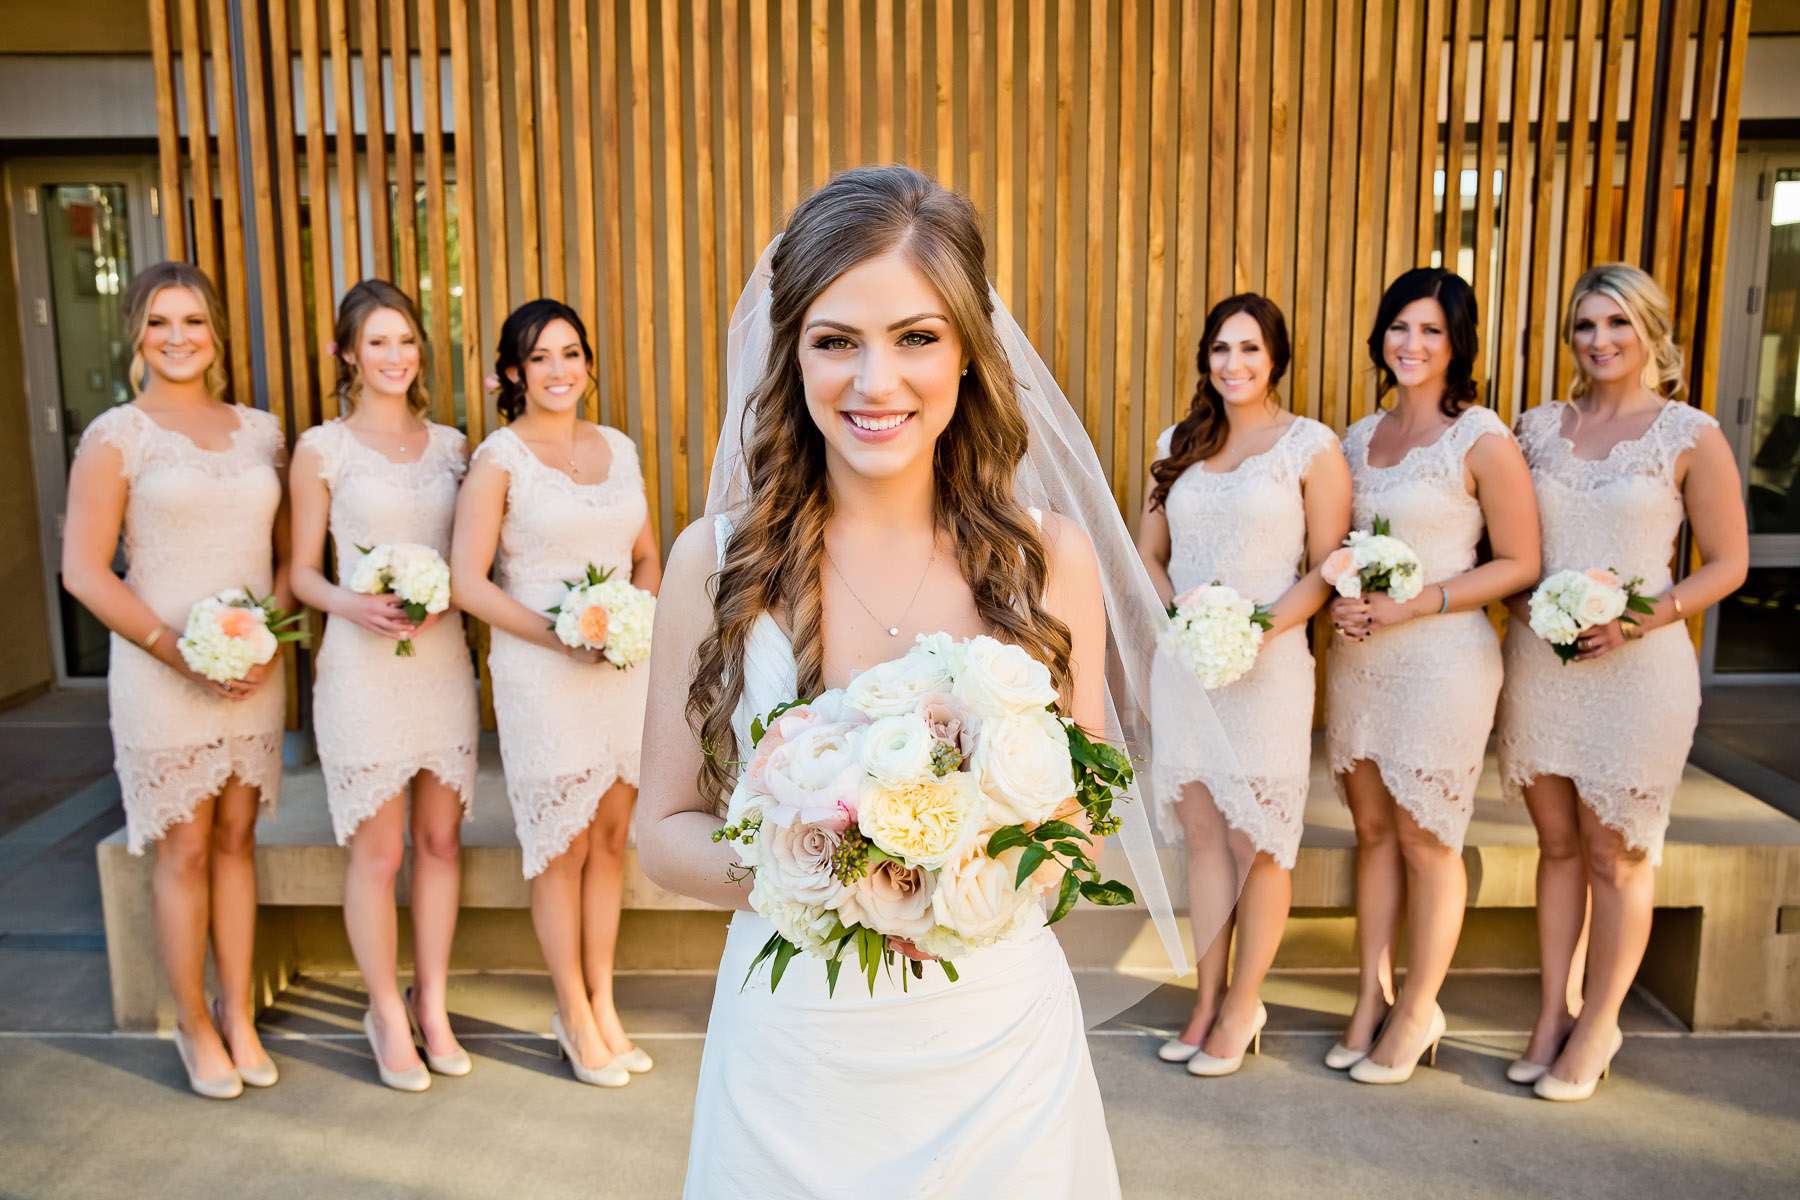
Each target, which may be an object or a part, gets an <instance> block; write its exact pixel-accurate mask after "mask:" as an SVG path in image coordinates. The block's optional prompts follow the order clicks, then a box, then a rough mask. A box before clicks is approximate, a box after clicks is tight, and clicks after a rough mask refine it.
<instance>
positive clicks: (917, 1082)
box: [638, 167, 1179, 1200]
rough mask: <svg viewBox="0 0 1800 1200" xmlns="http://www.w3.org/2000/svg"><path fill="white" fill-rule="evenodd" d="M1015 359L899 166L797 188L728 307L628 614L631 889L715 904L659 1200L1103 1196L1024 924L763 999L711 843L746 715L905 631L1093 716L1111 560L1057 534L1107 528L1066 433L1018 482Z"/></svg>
mask: <svg viewBox="0 0 1800 1200" xmlns="http://www.w3.org/2000/svg"><path fill="white" fill-rule="evenodd" d="M765 287H766V295H765V294H764V288H765ZM1003 339H1004V340H1003ZM1015 342H1016V343H1018V344H1020V345H1022V344H1023V338H1022V337H1019V336H1017V326H1016V325H1015V324H1013V323H1012V322H1011V318H1010V317H1008V316H1007V315H1006V314H1005V311H1004V309H1001V310H1000V311H999V312H998V313H996V312H995V311H994V308H993V300H992V293H991V292H990V290H989V288H988V285H987V280H986V277H985V274H984V270H983V245H982V239H981V234H980V231H979V227H978V224H977V220H976V215H975V212H974V209H973V208H972V206H971V205H970V204H969V203H968V201H967V200H965V199H963V198H962V197H961V196H958V195H956V194H954V193H952V192H949V191H946V190H944V189H943V188H941V187H939V186H938V185H936V184H935V183H933V182H932V181H930V180H929V179H927V178H926V177H925V176H923V175H921V174H919V173H918V172H916V171H913V170H911V169H909V168H905V167H881V168H863V169H858V170H853V171H848V172H845V173H844V174H841V175H839V176H837V177H836V178H834V179H833V180H832V181H831V182H829V183H828V184H827V185H826V186H825V187H823V188H822V189H820V190H819V191H818V192H816V193H814V194H813V195H812V196H811V197H809V198H808V199H807V200H806V201H805V202H803V203H802V204H801V205H800V206H799V207H798V208H797V209H796V210H795V211H794V213H793V216H792V218H791V220H790V222H789V224H788V227H787V231H786V233H785V234H783V235H782V236H781V237H780V238H779V239H778V240H777V241H776V243H775V244H774V245H773V247H772V248H771V250H770V252H769V253H767V254H765V256H764V264H762V265H759V267H758V272H757V275H756V276H755V277H753V278H752V281H751V283H750V285H749V286H748V287H747V288H746V292H745V297H744V299H743V300H742V301H740V304H739V314H738V316H737V317H736V318H735V319H734V328H733V355H732V358H733V362H732V367H733V373H732V378H731V386H732V400H731V407H730V411H729V412H728V414H727V419H726V425H725V429H724V431H723V435H724V440H723V441H722V442H721V445H720V449H719V455H718V458H717V460H716V461H715V466H714V478H713V489H712V494H711V495H710V496H709V503H708V512H709V516H708V517H706V518H704V519H702V520H700V521H697V522H695V523H694V524H693V525H692V526H690V527H689V528H688V529H687V530H686V531H685V532H683V533H682V535H681V536H680V538H679V539H678V540H677V541H676V544H675V547H674V549H673V551H672V552H671V555H670V558H669V564H668V570H667V573H666V575H665V581H664V587H663V591H662V600H661V603H660V604H659V608H658V613H657V623H656V631H655V645H656V652H655V655H654V656H653V661H652V664H651V681H650V682H651V687H650V695H651V700H650V708H649V712H648V714H647V721H646V726H645V735H644V736H645V745H646V746H647V747H653V748H654V753H651V754H646V755H645V757H644V768H643V790H642V797H643V799H642V802H641V812H640V818H639V828H638V846H639V854H640V858H641V861H642V863H643V866H644V869H645V871H646V872H647V873H648V874H649V875H650V877H651V878H652V879H654V880H655V881H656V882H658V883H659V884H661V885H663V886H665V887H668V888H670V889H671V890H674V891H677V892H681V893H684V894H686V895H689V896H694V897H697V898H699V899H702V900H705V901H708V902H710V903H713V904H717V905H720V906H723V907H727V908H732V909H736V910H737V912H736V913H735V915H734V917H733V919H732V921H731V928H730V933H729V935H728V937H727V940H726V946H725V953H724V959H723V961H722V962H721V963H720V966H719V975H718V984H717V989H716V992H715V995H714V998H713V1007H712V1016H711V1020H710V1023H709V1026H708V1030H707V1038H706V1048H705V1053H704V1057H703V1059H702V1062H701V1068H700V1081H699V1091H698V1095H697V1096H696V1098H695V1102H694V1125H693V1141H692V1144H691V1148H690V1152H689V1158H688V1166H687V1183H686V1191H685V1195H686V1196H688V1197H690V1198H693V1197H708V1198H710V1197H726V1196H730V1197H750V1198H774V1197H782V1198H784V1200H786V1198H789V1197H793V1198H800V1197H828V1196H829V1197H835V1196H842V1195H846V1194H849V1193H851V1192H852V1191H854V1192H858V1193H860V1194H865V1195H870V1196H933V1197H941V1196H969V1197H982V1198H983V1200H990V1198H991V1197H993V1196H995V1195H1034V1196H1044V1197H1054V1196H1081V1197H1084V1198H1085V1197H1107V1196H1117V1195H1118V1194H1119V1183H1118V1176H1117V1171H1116V1168H1115V1165H1114V1160H1113V1153H1112V1145H1111V1142H1110V1140H1109V1138H1108V1134H1107V1128H1106V1122H1105V1117H1104V1114H1103V1112H1102V1110H1101V1104H1100V1093H1099V1089H1098V1087H1097V1085H1096V1083H1095V1079H1094V1071H1093V1066H1092V1064H1091V1062H1090V1061H1089V1057H1088V1049H1087V1041H1086V1037H1085V1032H1084V1027H1083V1018H1082V1005H1081V1001H1080V999H1079V997H1078V996H1077V994H1076V990H1075V985H1074V981H1073V976H1072V974H1071V971H1070V968H1069V964H1068V962H1067V960H1066V959H1065V958H1064V955H1063V951H1062V947H1061V945H1060V944H1059V942H1058V941H1057V939H1056V937H1055V936H1054V935H1053V934H1052V933H1050V932H1049V931H1048V930H1046V929H1044V928H1041V927H1040V928H1038V929H1036V930H1035V932H1033V933H1032V934H1030V935H1027V936H1024V937H1022V938H1020V939H1018V940H1014V941H1009V942H1003V943H1001V944H999V945H996V946H992V947H990V948H987V949H984V950H980V951H977V952H974V953H973V954H970V955H967V956H964V957H962V958H959V959H958V960H957V962H956V964H955V965H956V968H957V972H958V977H959V981H958V982H951V981H950V980H949V979H948V978H946V976H945V974H944V973H943V972H940V971H938V970H937V969H935V968H932V969H928V970H926V971H925V972H924V974H923V977H922V978H911V977H910V976H911V972H908V971H904V970H900V969H895V970H894V971H892V972H891V973H889V974H885V975H880V976H878V977H877V978H876V981H875V984H874V989H873V991H874V994H873V995H870V994H868V989H866V988H865V987H864V986H863V981H862V979H860V978H854V980H853V981H847V982H846V983H845V984H844V985H843V986H840V987H838V988H837V989H836V994H835V996H831V995H828V990H827V984H826V978H825V972H824V969H823V966H822V964H821V963H820V962H818V961H817V960H815V959H808V958H800V959H797V960H796V961H795V962H794V963H793V964H792V965H790V966H789V967H788V968H787V971H786V973H785V976H784V978H783V980H782V986H781V988H780V990H779V991H772V990H771V988H770V986H769V980H768V978H767V974H766V971H767V968H766V967H764V968H760V971H761V972H763V973H762V974H759V975H758V976H757V977H755V978H751V979H749V980H748V982H746V976H747V974H748V973H749V971H750V967H751V963H752V961H753V959H754V958H755V956H756V953H757V951H758V949H759V948H760V947H761V946H762V945H763V944H764V943H765V942H766V941H767V940H768V938H769V935H770V932H771V926H770V925H769V923H768V922H767V921H766V920H765V919H764V918H762V917H761V916H758V915H757V914H756V913H754V912H751V911H748V909H749V901H748V892H749V885H748V881H747V880H745V879H743V878H742V876H743V874H744V872H743V871H741V870H739V869H735V868H736V867H737V858H736V854H735V853H734V851H733V849H732V847H731V845H730V844H729V843H724V842H715V841H714V840H713V834H714V831H716V830H717V829H718V828H719V827H720V825H721V818H720V814H721V813H723V811H724V809H725V803H726V799H727V797H728V796H729V794H730V791H731V788H732V784H733V781H734V777H735V775H736V769H737V765H738V764H739V763H740V762H741V761H742V760H743V759H744V758H745V757H746V756H747V755H748V752H749V747H750V734H749V724H750V721H751V719H752V718H753V717H756V716H759V715H761V714H764V713H766V712H768V711H769V710H770V709H771V708H773V707H775V706H776V705H778V704H780V703H782V702H784V701H786V700H790V699H792V698H794V697H796V696H802V697H804V696H812V695H815V694H817V693H818V692H820V691H821V690H823V689H825V688H832V687H841V686H843V685H845V684H846V683H847V682H848V681H849V680H850V678H851V677H852V676H854V675H855V674H856V673H857V672H859V671H861V670H863V669H865V668H868V667H870V666H873V665H875V664H877V663H881V662H885V661H888V660H890V659H893V658H897V657H899V656H900V655H901V654H903V653H904V652H905V651H906V650H907V649H908V648H909V647H910V646H911V645H912V643H913V640H914V638H915V637H916V636H917V635H920V634H928V633H936V632H945V633H948V634H950V635H952V636H953V637H958V638H962V637H971V636H974V635H977V634H984V633H985V634H990V635H992V636H995V637H998V638H1000V639H1002V640H1004V641H1008V642H1011V643H1014V644H1016V645H1018V646H1019V647H1021V648H1022V649H1024V650H1025V651H1026V652H1027V653H1029V654H1030V655H1031V656H1032V657H1033V658H1035V659H1037V660H1038V661H1040V662H1041V663H1043V664H1044V665H1045V666H1047V667H1048V668H1049V670H1050V673H1051V676H1052V678H1053V679H1054V681H1055V682H1056V684H1057V686H1058V688H1059V690H1060V694H1061V701H1060V708H1061V710H1062V711H1063V712H1064V713H1065V714H1066V715H1068V716H1070V717H1072V718H1074V719H1075V720H1076V721H1078V722H1079V723H1080V724H1081V725H1083V726H1084V727H1086V728H1088V729H1091V730H1105V729H1109V728H1112V727H1113V726H1112V724H1110V723H1109V706H1108V699H1107V680H1106V673H1107V655H1108V641H1107V608H1106V601H1105V599H1103V593H1105V592H1106V589H1107V588H1110V587H1111V586H1112V585H1111V584H1110V583H1108V582H1107V581H1106V580H1104V579H1103V575H1104V574H1108V573H1110V563H1111V561H1113V560H1111V559H1110V558H1108V559H1107V562H1108V567H1107V569H1106V570H1105V571H1103V568H1102V565H1101V558H1097V556H1096V552H1095V544H1094V541H1093V540H1090V537H1089V536H1088V533H1087V532H1085V531H1084V526H1085V528H1088V529H1092V528H1095V527H1096V526H1095V525H1094V522H1095V521H1096V520H1099V519H1100V518H1097V517H1095V516H1094V515H1093V512H1102V511H1104V512H1109V513H1111V521H1112V526H1109V527H1108V531H1107V536H1108V538H1109V539H1112V538H1115V537H1116V538H1119V539H1122V538H1123V530H1122V526H1119V525H1118V518H1117V514H1116V510H1113V509H1111V507H1110V506H1111V503H1112V501H1111V498H1110V496H1108V495H1106V493H1105V490H1104V485H1103V483H1101V482H1099V472H1098V465H1097V463H1095V462H1094V458H1093V451H1092V449H1091V447H1089V446H1088V445H1087V443H1086V442H1085V441H1080V442H1079V445H1078V447H1070V446H1068V445H1067V444H1066V443H1059V446H1060V451H1061V453H1062V454H1063V455H1065V456H1069V455H1074V456H1077V461H1076V462H1075V463H1074V465H1073V466H1071V465H1069V464H1054V463H1048V462H1047V461H1046V462H1043V463H1035V464H1034V462H1030V461H1027V452H1028V448H1029V449H1030V450H1031V451H1032V452H1033V454H1034V455H1036V454H1037V453H1038V451H1039V450H1040V449H1044V448H1043V447H1041V446H1040V445H1039V443H1040V442H1041V441H1044V440H1046V439H1047V433H1045V435H1044V436H1041V432H1042V431H1047V430H1048V426H1046V425H1045V424H1044V422H1045V421H1046V420H1049V419H1052V418H1045V417H1043V416H1041V415H1029V416H1028V414H1029V413H1030V410H1029V408H1028V406H1027V405H1026V404H1025V403H1023V401H1022V400H1021V397H1020V395H1019V390H1020V384H1019V383H1018V382H1016V380H1017V379H1018V372H1017V365H1016V362H1015V360H1016V359H1017V358H1018V357H1019V354H1020V351H1019V349H1018V348H1017V346H1015V345H1014V343H1015ZM1026 353H1029V352H1028V351H1026ZM1039 369H1040V370H1041V364H1040V365H1039ZM1042 378H1043V379H1044V380H1045V381H1046V382H1047V381H1048V375H1047V373H1044V374H1043V376H1042ZM1050 386H1051V387H1053V386H1054V385H1053V384H1051V385H1050ZM1045 399H1046V398H1045V397H1043V396H1041V395H1040V396H1039V397H1038V399H1037V403H1038V404H1040V405H1042V404H1043V403H1044V402H1045ZM1054 401H1055V403H1056V404H1059V405H1062V406H1063V408H1064V409H1065V410H1066V402H1064V401H1062V399H1061V397H1060V393H1058V394H1056V395H1055V397H1054ZM740 437H741V443H740V440H739V439H740ZM1082 455H1084V456H1085V459H1080V458H1079V456H1082ZM1047 471H1060V472H1063V473H1068V472H1071V471H1073V472H1076V473H1078V474H1080V475H1081V476H1082V486H1083V487H1086V488H1087V490H1088V491H1089V492H1092V493H1095V494H1094V495H1091V496H1088V497H1085V500H1084V502H1085V501H1092V504H1091V505H1090V507H1091V508H1092V509H1093V512H1087V511H1071V510H1070V509H1069V508H1068V507H1064V508H1063V511H1064V512H1065V513H1068V515H1067V516H1064V515H1058V513H1056V512H1051V511H1041V510H1039V509H1037V508H1031V507H1027V504H1026V502H1025V500H1023V499H1021V494H1024V495H1026V496H1043V497H1045V498H1046V499H1054V498H1058V497H1060V496H1061V495H1062V494H1063V493H1061V492H1058V491H1057V490H1055V488H1054V487H1053V486H1049V485H1046V484H1045V483H1044V475H1045V473H1046V472H1047ZM1028 476H1029V477H1030V478H1031V479H1033V480H1037V481H1038V484H1037V485H1036V486H1034V487H1030V488H1028V487H1026V486H1024V484H1023V483H1022V482H1021V481H1023V480H1024V479H1026V478H1027V477H1028ZM1090 479H1091V480H1092V481H1094V483H1095V485H1096V486H1091V487H1090V486H1088V481H1089V480H1090ZM1065 486H1066V485H1065ZM1102 502H1104V506H1105V507H1104V508H1102V507H1101V504H1102ZM1077 507H1080V506H1077ZM1113 526H1117V530H1116V533H1115V531H1114V528H1113ZM1109 548H1110V541H1109ZM1121 553H1122V554H1123V555H1126V556H1129V553H1130V544H1129V542H1128V541H1124V542H1123V544H1122V547H1121ZM1102 557H1105V556H1102ZM1121 561H1135V560H1130V559H1129V558H1128V557H1127V558H1125V559H1123V560H1121ZM1103 585H1105V586H1103ZM1145 586H1147V584H1146V585H1145ZM1149 603H1150V604H1151V605H1154V598H1153V597H1152V598H1151V600H1150V601H1149ZM1127 807H1136V806H1135V805H1131V806H1127ZM1138 880H1139V889H1140V892H1142V891H1143V890H1144V888H1145V882H1146V876H1145V874H1143V873H1140V875H1139V876H1138ZM1154 883H1155V885H1156V888H1155V889H1153V890H1154V891H1159V890H1160V885H1161V879H1160V876H1156V877H1155V878H1154ZM1148 898H1149V899H1151V900H1152V901H1154V900H1156V899H1157V898H1158V897H1157V896H1154V895H1153V896H1151V897H1148ZM1164 906H1165V907H1166V902H1165V905H1164ZM1166 932H1168V933H1172V931H1166ZM1175 945H1176V946H1177V947H1178V946H1179V942H1178V941H1177V942H1175ZM896 949H898V950H899V951H900V952H901V953H903V954H906V955H908V956H909V957H915V958H917V957H922V955H920V954H919V952H918V951H917V950H916V949H914V948H913V947H911V946H910V945H906V944H903V943H902V944H897V945H896ZM1177 953H1179V951H1178V950H1177ZM903 981H904V983H905V986H904V989H903V987H902V982H903Z"/></svg>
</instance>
